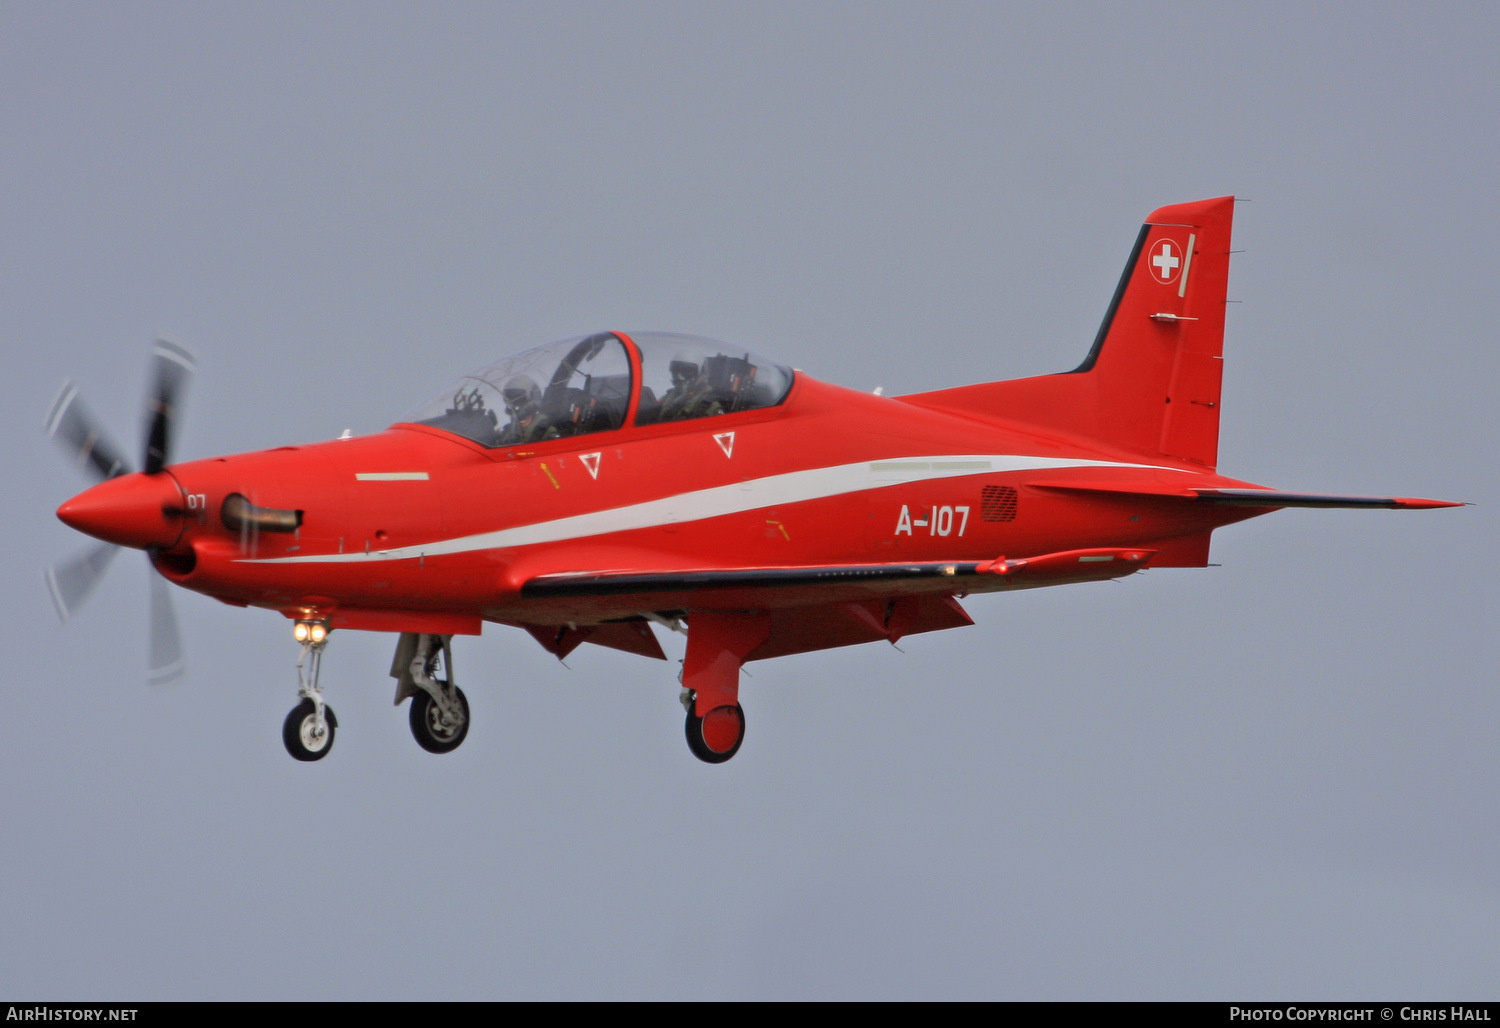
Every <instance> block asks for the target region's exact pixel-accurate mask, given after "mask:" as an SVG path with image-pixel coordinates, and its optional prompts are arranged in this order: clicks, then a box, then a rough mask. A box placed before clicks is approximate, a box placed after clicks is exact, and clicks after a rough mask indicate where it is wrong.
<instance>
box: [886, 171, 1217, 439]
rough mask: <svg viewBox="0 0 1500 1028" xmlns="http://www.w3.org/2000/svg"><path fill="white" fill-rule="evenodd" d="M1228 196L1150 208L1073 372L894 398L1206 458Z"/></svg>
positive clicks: (1213, 421)
mask: <svg viewBox="0 0 1500 1028" xmlns="http://www.w3.org/2000/svg"><path fill="white" fill-rule="evenodd" d="M1233 217H1234V198H1233V197H1229V196H1224V197H1219V198H1218V199H1214V200H1200V201H1198V202H1197V203H1185V204H1177V205H1175V206H1172V207H1163V208H1161V209H1160V210H1157V211H1153V212H1152V214H1151V216H1150V217H1149V218H1147V219H1146V224H1144V225H1142V226H1141V232H1140V235H1139V236H1138V237H1137V238H1136V243H1135V249H1134V250H1132V251H1131V254H1130V261H1129V263H1127V264H1126V266H1125V273H1124V275H1123V276H1121V278H1120V285H1119V287H1118V288H1117V289H1116V290H1115V295H1114V299H1113V300H1112V301H1111V302H1110V305H1109V310H1108V311H1107V312H1106V313H1105V315H1104V323H1103V324H1102V325H1100V326H1099V335H1098V336H1097V337H1096V338H1095V340H1094V346H1093V349H1092V350H1090V351H1089V355H1088V357H1087V358H1086V359H1085V360H1084V362H1083V363H1082V364H1081V365H1079V366H1078V367H1077V368H1076V369H1075V370H1073V371H1071V372H1067V373H1065V374H1061V375H1043V376H1041V377H1038V378H1022V379H1016V380H1014V381H1010V382H990V383H986V384H984V385H974V386H963V387H960V388H958V389H945V390H942V391H941V392H935V393H921V394H918V395H915V396H906V397H902V399H904V400H905V401H906V402H908V403H913V404H916V405H918V406H922V407H931V408H936V409H940V410H949V411H954V412H957V413H962V414H967V415H970V416H977V417H983V418H987V419H989V418H998V419H1003V420H1006V421H1015V422H1024V423H1029V424H1033V425H1035V426H1037V427H1038V428H1041V429H1044V430H1052V431H1057V432H1063V433H1066V434H1068V435H1075V436H1083V437H1085V438H1088V439H1093V440H1097V441H1099V442H1101V443H1104V444H1106V445H1107V446H1109V447H1111V448H1114V449H1121V450H1127V451H1129V452H1132V453H1137V454H1141V455H1145V456H1150V457H1161V456H1166V457H1174V458H1177V459H1179V460H1188V461H1192V462H1194V463H1197V464H1202V465H1206V466H1207V467H1210V468H1212V467H1214V466H1215V465H1216V464H1217V463H1218V454H1219V384H1220V379H1221V373H1222V369H1223V353H1224V297H1225V292H1226V290H1227V288H1228V284H1229V234H1230V225H1231V222H1232V221H1233Z"/></svg>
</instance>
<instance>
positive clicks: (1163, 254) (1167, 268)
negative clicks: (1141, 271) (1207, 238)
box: [1146, 239, 1183, 285]
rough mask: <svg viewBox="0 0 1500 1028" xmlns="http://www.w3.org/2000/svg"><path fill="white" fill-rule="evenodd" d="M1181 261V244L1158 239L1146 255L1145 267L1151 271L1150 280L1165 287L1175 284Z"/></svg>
mask: <svg viewBox="0 0 1500 1028" xmlns="http://www.w3.org/2000/svg"><path fill="white" fill-rule="evenodd" d="M1182 259H1183V252H1182V244H1181V243H1179V242H1177V241H1176V240H1175V239H1158V240H1156V241H1155V242H1154V243H1152V244H1151V247H1150V249H1149V250H1148V251H1147V253H1146V267H1148V268H1150V269H1151V277H1152V278H1154V279H1156V281H1158V282H1160V283H1161V284H1162V285H1167V284H1169V283H1171V282H1175V281H1176V280H1177V276H1178V275H1180V274H1181V273H1182Z"/></svg>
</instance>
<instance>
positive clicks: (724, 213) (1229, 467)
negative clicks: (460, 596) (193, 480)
mask: <svg viewBox="0 0 1500 1028" xmlns="http://www.w3.org/2000/svg"><path fill="white" fill-rule="evenodd" d="M1497 37H1500V10H1497V8H1496V7H1494V6H1493V5H1480V4H1461V5H1410V6H1406V5H1402V6H1397V5H1368V4H1340V5H1336V4H1318V5H1300V4H1298V5H1284V6H1275V5H1267V4H1254V5H1243V6H1225V5H1205V4H1184V5H1180V6H1179V5H1139V4H1130V5H1103V4H1099V5H1095V4H1055V5H1048V6H1047V8H1046V9H1045V10H1043V9H1041V8H1040V7H1039V6H1025V7H1019V8H1010V7H1007V6H1004V5H999V4H983V5H962V4H941V5H934V4H926V3H924V4H914V5H895V4H835V5H828V4H770V3H756V4H748V5H746V4H736V5H726V4H716V5H699V4H688V5H667V4H644V5H643V4H622V3H613V4H602V5H595V4H558V3H550V4H546V5H520V4H515V5H492V4H473V5H453V4H449V5H441V6H436V7H429V6H425V5H424V6H418V5H398V6H391V5H368V4H361V5H352V6H339V5H329V4H318V5H312V4H293V5H289V6H288V5H266V4H261V5H253V6H252V5H210V6H204V5H193V4H181V5H161V4H135V5H97V4H82V5H68V4H62V3H45V4H43V3H16V2H9V3H6V4H4V5H3V6H0V91H3V102H0V219H3V220H0V318H3V320H0V324H3V326H4V332H3V336H0V338H3V340H4V343H3V345H4V347H5V351H4V352H5V354H6V362H5V369H6V370H5V374H4V375H3V377H0V418H3V419H4V430H5V435H6V437H7V438H8V439H10V440H11V445H10V446H9V447H8V448H7V450H6V452H5V455H4V456H3V457H0V460H3V462H4V463H3V468H4V471H5V474H6V479H7V481H8V482H9V483H10V485H9V488H7V489H6V490H5V491H4V494H3V497H0V505H3V507H0V510H3V514H4V524H5V526H6V528H7V531H8V537H9V539H10V542H9V543H8V544H7V554H8V559H7V560H6V561H5V564H4V569H3V572H0V574H3V575H4V589H3V593H0V594H3V596H4V601H3V602H4V604H5V613H6V615H7V616H6V622H7V624H8V625H9V628H8V630H7V631H6V634H5V638H6V639H7V640H8V641H9V642H10V644H11V652H10V661H9V663H10V665H11V674H10V676H9V678H10V688H9V689H8V700H7V704H6V714H5V717H4V718H3V721H0V776H3V780H4V781H5V782H6V788H5V789H4V791H3V792H0V869H3V874H0V925H3V926H4V930H3V931H0V995H3V996H8V997H11V998H19V997H23V996H24V997H42V998H60V999H61V998H86V997H108V998H127V997H128V998H139V999H190V998H223V999H230V998H289V999H290V998H402V999H420V998H522V997H591V998H592V997H630V998H731V997H740V998H744V997H754V998H794V997H804V998H805V997H819V998H824V997H828V998H832V997H870V998H895V997H901V998H968V997H981V998H1086V999H1104V998H1220V999H1228V998H1231V997H1235V998H1243V997H1246V996H1255V997H1276V998H1288V999H1291V998H1340V997H1363V998H1372V997H1377V996H1379V997H1395V998H1401V999H1408V998H1409V999H1418V998H1437V999H1441V998H1455V997H1464V998H1478V997H1490V998H1494V997H1495V996H1496V984H1495V983H1496V972H1495V968H1496V967H1497V966H1500V872H1497V870H1496V868H1497V867H1500V859H1497V857H1500V827H1497V823H1496V819H1495V818H1494V816H1493V813H1494V810H1495V809H1496V806H1497V801H1500V755H1497V754H1500V749H1497V747H1496V744H1495V738H1496V732H1495V728H1496V725H1497V721H1500V701H1497V698H1496V690H1495V677H1496V675H1495V668H1496V664H1497V660H1496V657H1497V654H1496V647H1495V642H1494V640H1495V634H1496V614H1497V612H1500V610H1497V607H1500V605H1497V602H1496V600H1497V596H1496V585H1495V579H1494V575H1493V572H1492V571H1491V569H1490V567H1489V560H1488V557H1487V555H1488V554H1489V553H1490V551H1491V549H1492V547H1493V541H1494V539H1495V538H1496V523H1495V514H1494V512H1495V510H1496V509H1497V500H1500V497H1497V495H1496V493H1497V488H1496V475H1495V460H1496V458H1495V454H1496V448H1497V442H1500V440H1497V438H1496V436H1497V431H1496V428H1497V419H1496V415H1495V402H1496V395H1497V386H1500V382H1497V359H1496V351H1495V346H1494V325H1495V316H1494V307H1495V285H1494V276H1495V269H1496V268H1497V267H1500V252H1497V249H1500V246H1497V238H1500V237H1497V232H1496V225H1497V193H1496V190H1495V181H1496V177H1497V170H1500V160H1497V158H1500V146H1497V141H1500V137H1497V128H1496V114H1495V112H1496V111H1497V110H1500V83H1497V75H1496V71H1495V63H1494V49H1495V45H1496V42H1497ZM1230 192H1233V193H1235V194H1237V195H1240V196H1244V197H1249V198H1251V200H1252V202H1251V203H1248V204H1241V205H1239V207H1238V208H1237V210H1236V221H1237V224H1236V244H1235V245H1236V247H1237V248H1240V249H1243V250H1245V251H1246V252H1245V253H1244V254H1243V255H1241V256H1238V257H1237V258H1236V260H1235V264H1234V267H1233V271H1232V277H1231V282H1230V296H1231V297H1232V298H1233V299H1235V300H1237V301H1241V302H1238V303H1236V304H1235V305H1234V306H1233V307H1232V308H1231V310H1230V316H1229V328H1228V335H1227V344H1226V353H1227V366H1226V374H1225V393H1224V414H1223V442H1222V447H1221V465H1220V466H1221V469H1222V470H1223V471H1224V472H1226V473H1227V474H1231V475H1235V476H1237V477H1243V478H1247V479H1250V480H1252V481H1257V482H1262V483H1265V484H1267V485H1271V486H1275V487H1277V488H1282V489H1290V490H1307V491H1329V492H1363V493H1379V494H1396V495H1419V496H1437V497H1442V498H1448V499H1461V500H1470V501H1475V502H1476V503H1477V504H1478V506H1474V507H1469V508H1464V509H1462V510H1449V511H1433V512H1425V513H1405V514H1396V513H1389V512H1384V511H1375V512H1332V511H1326V512H1315V511H1300V512H1299V511H1288V512H1284V513H1281V514H1277V515H1273V516H1271V517H1268V518H1264V519H1260V520H1258V521H1255V522H1252V523H1250V524H1246V525H1241V526H1235V527H1231V528H1228V529H1225V530H1223V531H1221V532H1219V533H1218V535H1217V537H1216V540H1215V547H1214V556H1213V559H1214V560H1215V561H1216V562H1218V563H1221V564H1222V565H1223V566H1222V567H1220V568H1215V569H1208V570H1159V571H1155V572H1148V573H1146V574H1144V575H1139V576H1135V577H1134V578H1131V579H1129V580H1126V581H1124V582H1121V583H1116V584H1102V585H1091V586H1074V587H1069V588H1063V589H1049V590H1040V591H1036V592H1031V593H1022V594H1018V595H1015V596H1009V597H988V598H978V599H975V600H973V601H971V602H970V603H969V604H968V607H969V610H970V612H971V613H972V614H973V616H974V618H975V620H976V622H977V626H976V627H974V628H970V629H965V630H962V631H957V632H948V633H939V634H933V635H928V636H922V637H916V638H912V639H910V640H907V641H906V642H903V644H902V649H903V650H904V651H905V652H904V653H900V652H895V651H893V650H892V649H891V648H890V647H888V646H883V645H881V646H875V645H872V646H866V647H859V648H853V649H848V650H841V651H829V652H825V653H820V654H811V655H805V656H800V657H792V658H786V659H782V660H777V661H770V662H763V663H757V664H754V665H751V667H750V675H751V676H753V677H749V678H747V679H746V681H745V683H744V687H743V693H742V696H743V699H744V702H745V706H746V711H747V720H748V736H747V740H746V743H745V746H744V749H743V750H742V751H741V752H740V754H739V755H738V756H737V757H736V758H735V759H734V760H733V761H732V762H730V763H729V764H726V765H724V766H721V767H709V766H706V765H702V764H699V763H698V762H697V761H696V760H695V759H694V758H693V757H692V756H691V755H690V754H689V753H688V751H687V749H686V746H685V745H684V743H683V739H682V712H681V708H680V707H679V706H678V705H677V703H676V693H677V686H676V683H675V672H674V668H673V667H672V666H669V665H664V664H659V663H656V662H651V661H646V660H641V659H639V658H634V657H630V656H627V655H624V654H618V653H615V652H613V651H606V650H600V649H597V648H593V647H584V648H583V649H582V650H580V651H578V652H577V653H575V654H574V655H573V656H572V657H571V658H570V659H569V664H570V665H571V668H570V669H567V668H563V667H561V666H559V665H558V664H557V662H556V661H554V660H553V659H552V658H551V657H550V656H548V655H547V654H546V653H544V652H543V651H542V650H541V649H540V647H538V646H536V644H535V643H534V642H533V641H532V640H530V639H529V638H527V637H526V636H524V635H522V634H521V633H519V632H515V631H512V630H506V629H500V628H491V629H490V630H488V631H487V632H486V633H485V635H484V637H483V638H482V639H478V640H475V639H464V640H460V641H459V645H458V647H457V660H458V668H457V670H458V677H459V680H460V681H461V682H462V683H463V685H464V687H465V690H466V691H467V693H468V695H469V697H470V700H471V704H472V707H473V716H474V726H473V731H472V732H471V734H470V736H469V739H468V741H467V742H466V743H465V744H464V746H463V748H462V749H461V750H459V751H458V752H456V753H454V754H452V755H451V756H447V757H443V758H438V757H433V756H431V755H429V754H426V753H424V752H422V751H421V750H419V749H418V748H417V746H416V744H415V743H414V742H413V741H412V740H411V738H410V735H409V733H408V731H407V727H406V716H405V710H404V709H403V710H396V709H393V708H391V706H390V699H391V695H392V683H391V680H390V679H389V678H387V677H386V670H387V668H388V665H389V660H390V649H391V646H392V644H393V642H394V637H392V636H384V635H371V634H362V633H347V632H346V633H340V634H339V635H338V636H336V637H335V639H334V640H333V643H332V645H331V646H330V648H329V650H328V652H327V656H326V659H325V663H324V668H325V670H324V684H325V686H326V687H327V695H328V698H329V701H330V703H331V704H332V705H333V706H334V707H335V708H336V710H337V711H338V717H339V726H340V733H339V736H338V743H337V745H336V747H335V749H334V751H333V753H332V754H331V755H330V757H329V758H328V759H327V760H325V761H323V762H322V763H320V764H315V765H301V764H297V763H295V762H294V761H292V760H291V759H290V758H289V757H288V756H287V755H286V753H285V752H284V750H283V749H282V746H281V741H280V725H281V719H282V717H283V716H284V715H285V713H286V711H287V710H288V709H290V707H291V706H292V705H293V703H294V701H295V687H296V676H295V671H294V664H295V660H296V655H297V648H296V645H295V644H294V643H293V641H292V639H291V634H290V631H289V626H288V625H287V623H286V622H284V621H283V620H282V619H281V618H279V617H278V616H276V615H274V614H271V613H267V612H259V611H244V610H237V609H232V608H230V607H226V606H222V605H220V604H217V603H214V602H213V601H211V600H208V599H206V598H203V597H200V596H196V595H192V594H187V593H183V592H181V591H177V592H176V596H175V599H176V601H177V609H178V612H179V615H180V618H181V622H182V628H183V631H184V636H185V640H186V648H187V659H188V661H189V665H190V671H189V674H188V677H187V679H186V680H185V681H184V682H183V683H182V684H180V685H179V686H177V687H175V688H172V689H169V690H165V691H153V690H150V689H147V688H146V687H145V686H144V684H143V683H144V679H145V674H144V664H145V649H146V636H145V616H144V602H145V596H146V575H145V568H144V561H143V560H142V558H141V557H140V556H139V555H137V554H130V553H127V554H123V555H122V556H121V558H120V559H119V560H118V561H116V563H115V566H114V568H113V569H112V571H111V574H110V576H109V578H108V580H107V581H106V582H105V583H104V584H103V585H102V586H101V588H100V589H99V591H98V592H97V593H96V594H95V596H94V597H93V599H92V600H91V602H90V604H89V605H88V607H87V608H86V609H85V610H83V612H82V613H80V614H79V615H78V616H77V617H76V618H75V619H74V620H73V621H72V622H70V623H69V624H68V625H67V626H65V627H59V626H58V625H57V623H56V619H55V618H54V616H53V614H52V611H51V608H50V604H49V603H48V601H47V600H46V598H45V594H44V592H43V589H42V586H41V573H42V570H43V568H44V567H46V566H47V565H48V564H49V563H52V562H54V561H57V560H61V559H65V558H66V557H67V556H69V555H70V554H72V553H73V552H75V551H76V550H77V549H78V548H80V546H81V545H82V544H83V540H82V539H81V537H78V536H76V535H75V534H74V533H72V532H70V531H69V530H68V529H67V528H65V527H64V526H63V525H61V524H60V523H59V522H57V521H56V520H55V518H54V517H53V514H52V512H53V510H54V509H55V508H56V506H57V505H58V504H59V503H60V502H61V501H62V500H64V499H66V498H67V497H68V496H70V495H72V494H73V493H75V492H77V491H78V490H80V489H81V488H82V487H83V486H84V484H85V479H84V478H83V477H82V476H81V475H79V474H77V473H76V472H74V471H73V470H72V469H71V468H69V467H67V466H66V465H65V463H64V462H63V461H62V460H61V459H59V457H58V455H57V454H56V453H55V452H54V451H53V449H52V448H51V446H50V445H49V444H48V443H47V442H46V441H45V440H44V438H43V435H42V431H41V421H42V417H43V414H44V413H45V411H46V409H47V405H48V403H49V402H50V401H51V399H52V398H53V396H54V395H55V393H56V391H57V389H58V387H59V385H60V383H61V382H62V380H63V379H64V378H65V377H68V376H72V377H74V378H75V379H76V380H77V381H78V382H79V384H80V386H81V387H82V388H83V390H84V392H85V394H86V395H87V397H88V398H89V401H90V403H91V404H92V406H93V407H94V409H95V410H96V411H97V412H98V413H99V415H100V417H101V418H102V419H103V420H105V421H106V422H107V423H108V424H109V425H110V426H111V427H112V428H113V430H114V433H115V435H116V436H117V437H118V438H119V439H120V440H121V442H122V443H124V444H126V445H127V446H128V447H129V448H130V449H131V451H132V452H134V451H135V450H136V449H137V448H138V446H139V443H138V441H137V438H138V434H139V421H140V409H139V408H140V402H141V395H142V392H143V389H144V369H145V365H146V354H147V350H148V348H149V345H150V343H151V340H152V339H153V338H154V337H155V336H156V335H157V334H158V333H164V334H168V335H170V336H172V337H174V338H177V339H179V340H181V341H182V342H184V343H185V344H187V345H188V346H190V347H191V348H192V349H193V350H194V351H195V352H196V354H197V355H198V358H199V365H200V374H199V376H198V378H197V380H196V381H195V382H194V385H193V389H192V394H191V396H190V398H189V402H188V409H187V418H186V427H185V430H184V433H183V437H182V440H181V445H180V447H179V450H178V455H179V456H180V457H183V458H192V457H202V456H209V455H212V454H217V453H226V452H239V451H244V450H254V449H261V448H265V447H269V446H276V445H283V444H288V443H295V442H304V441H310V440H316V439H324V438H330V437H332V436H335V435H337V434H338V433H339V432H340V431H341V430H343V429H344V428H352V429H353V430H354V431H356V432H366V431H374V430H377V429H379V428H381V427H383V426H384V425H386V424H388V423H389V422H391V421H393V420H395V419H396V418H397V417H399V416H400V415H401V414H402V413H404V412H405V411H407V410H408V409H410V408H411V407H412V406H414V405H415V404H417V403H419V402H421V401H423V400H425V399H426V398H427V397H428V396H429V395H430V394H431V393H433V392H435V391H436V390H438V389H439V388H441V387H442V386H443V385H445V384H446V383H447V382H448V381H449V380H450V379H451V378H452V377H453V376H454V375H456V374H457V373H459V372H462V371H466V370H469V369H471V368H474V367H477V366H480V365H483V364H486V363H489V362H490V361H492V360H494V359H496V358H497V357H500V356H502V355H504V354H505V353H507V352H510V351H513V350H519V349H522V348H525V347H530V346H534V345H539V344H541V343H545V342H549V341H551V340H554V339H560V338H564V337H567V336H571V335H577V334H581V333H583V332H588V331H593V330H597V329H600V328H611V327H619V328H626V329H629V328H659V329H666V330H674V331H682V332H691V333H698V334H703V335H710V336H715V337H718V338H722V339H729V340H735V341H738V342H741V343H743V344H744V345H746V346H747V347H750V348H753V349H755V350H757V351H760V352H762V353H765V354H767V355H771V356H774V357H777V358H779V359H781V360H783V361H785V362H787V363H790V364H793V365H795V366H797V367H799V368H802V369H805V370H806V371H807V372H808V373H809V374H812V375H815V376H818V377H821V378H825V379H829V380H832V381H835V382H839V383H842V384H845V385H850V386H854V387H858V388H873V387H875V386H883V387H884V388H885V389H886V391H887V392H893V393H902V392H913V391H918V390H924V389H933V388H939V387H942V386H946V385H957V384H961V383H964V382H969V381H980V380H988V379H996V378H1011V377H1018V376H1021V375H1028V374H1039V373H1044V372H1049V371H1060V370H1065V369H1067V368H1071V367H1073V366H1074V365H1075V364H1076V363H1077V362H1078V360H1079V359H1080V358H1081V357H1082V355H1083V353H1084V352H1085V351H1086V350H1087V347H1088V344H1089V342H1090V340H1091V339H1092V335H1093V331H1094V329H1095V327H1096V326H1097V324H1098V321H1099V318H1100V316H1101V314H1102V313H1103V310H1104V307H1105V305H1106V303H1107V301H1108V298H1109V293H1110V290H1111V289H1112V287H1113V285H1114V282H1115V280H1116V279H1117V277H1118V275H1119V271H1120V268H1121V265H1122V264H1123V262H1124V259H1125V257H1126V254H1127V252H1128V250H1129V247H1130V244H1131V242H1132V240H1133V239H1134V235H1135V232H1136V229H1137V227H1138V226H1139V224H1140V222H1141V220H1142V218H1143V217H1144V216H1145V215H1146V214H1147V213H1148V212H1149V211H1150V210H1152V209H1153V208H1155V207H1157V206H1160V205H1162V204H1166V203H1173V202H1180V201H1186V200H1195V199H1200V198H1203V197H1208V196H1215V195H1222V194H1224V193H1230ZM1476 555H1477V556H1476ZM664 642H665V644H666V645H667V646H668V647H669V652H671V653H672V654H673V655H674V657H675V656H679V655H680V652H681V646H680V643H678V642H675V641H672V640H664Z"/></svg>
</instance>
